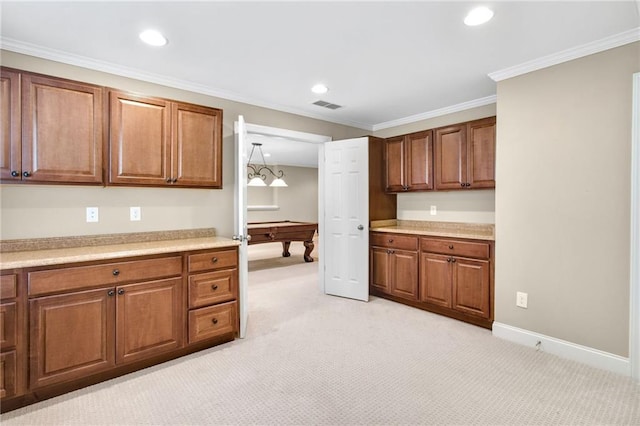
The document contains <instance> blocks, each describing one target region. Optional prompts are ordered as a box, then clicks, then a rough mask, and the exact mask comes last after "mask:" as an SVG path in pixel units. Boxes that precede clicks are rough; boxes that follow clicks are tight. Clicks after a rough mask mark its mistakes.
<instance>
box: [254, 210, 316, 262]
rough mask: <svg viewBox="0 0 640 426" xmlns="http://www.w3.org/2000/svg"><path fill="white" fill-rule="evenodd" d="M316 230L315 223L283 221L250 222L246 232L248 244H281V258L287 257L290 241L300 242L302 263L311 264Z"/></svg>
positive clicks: (289, 254)
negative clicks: (302, 254) (248, 236)
mask: <svg viewBox="0 0 640 426" xmlns="http://www.w3.org/2000/svg"><path fill="white" fill-rule="evenodd" d="M317 229H318V224H317V223H311V222H295V221H291V220H285V221H280V222H250V223H248V224H247V232H248V233H249V235H250V236H251V239H250V240H249V244H261V243H273V242H281V243H282V257H289V256H291V253H289V246H290V245H291V241H302V243H303V244H304V247H305V250H304V261H305V262H313V257H311V252H312V251H313V247H314V245H313V236H314V235H315V233H316V230H317Z"/></svg>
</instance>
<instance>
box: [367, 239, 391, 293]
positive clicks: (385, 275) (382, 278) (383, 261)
mask: <svg viewBox="0 0 640 426" xmlns="http://www.w3.org/2000/svg"><path fill="white" fill-rule="evenodd" d="M389 267H390V265H389V253H388V249H385V248H380V247H372V248H371V249H370V250H369V268H370V273H369V280H370V281H371V287H373V288H375V289H376V290H378V291H381V292H383V293H390V292H391V288H390V286H389V276H390V275H389V273H390V271H389Z"/></svg>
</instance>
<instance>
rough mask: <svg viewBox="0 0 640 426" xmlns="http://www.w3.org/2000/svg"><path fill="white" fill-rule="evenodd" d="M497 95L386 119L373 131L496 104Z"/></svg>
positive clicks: (375, 126)
mask: <svg viewBox="0 0 640 426" xmlns="http://www.w3.org/2000/svg"><path fill="white" fill-rule="evenodd" d="M496 100H497V96H496V95H491V96H486V97H484V98H478V99H473V100H471V101H467V102H462V103H459V104H456V105H451V106H448V107H444V108H439V109H434V110H432V111H427V112H423V113H421V114H415V115H410V116H408V117H404V118H399V119H397V120H392V121H386V122H384V123H379V124H375V125H374V126H373V131H374V132H375V131H378V130H383V129H388V128H390V127H396V126H402V125H404V124H411V123H415V122H416V121H421V120H427V119H429V118H435V117H440V116H442V115H447V114H452V113H454V112H459V111H464V110H467V109H471V108H476V107H480V106H485V105H491V104H495V103H496Z"/></svg>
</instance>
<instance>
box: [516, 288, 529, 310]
mask: <svg viewBox="0 0 640 426" xmlns="http://www.w3.org/2000/svg"><path fill="white" fill-rule="evenodd" d="M528 298H529V295H528V294H527V293H523V292H521V291H518V292H516V306H519V307H521V308H525V309H527V299H528Z"/></svg>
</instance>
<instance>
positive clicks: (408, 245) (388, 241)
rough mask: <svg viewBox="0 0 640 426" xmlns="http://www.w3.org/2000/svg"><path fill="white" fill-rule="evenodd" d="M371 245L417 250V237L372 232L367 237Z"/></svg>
mask: <svg viewBox="0 0 640 426" xmlns="http://www.w3.org/2000/svg"><path fill="white" fill-rule="evenodd" d="M369 244H370V245H372V246H379V247H389V248H397V249H401V250H418V237H414V236H410V235H402V234H393V233H377V232H372V233H371V235H370V239H369Z"/></svg>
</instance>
